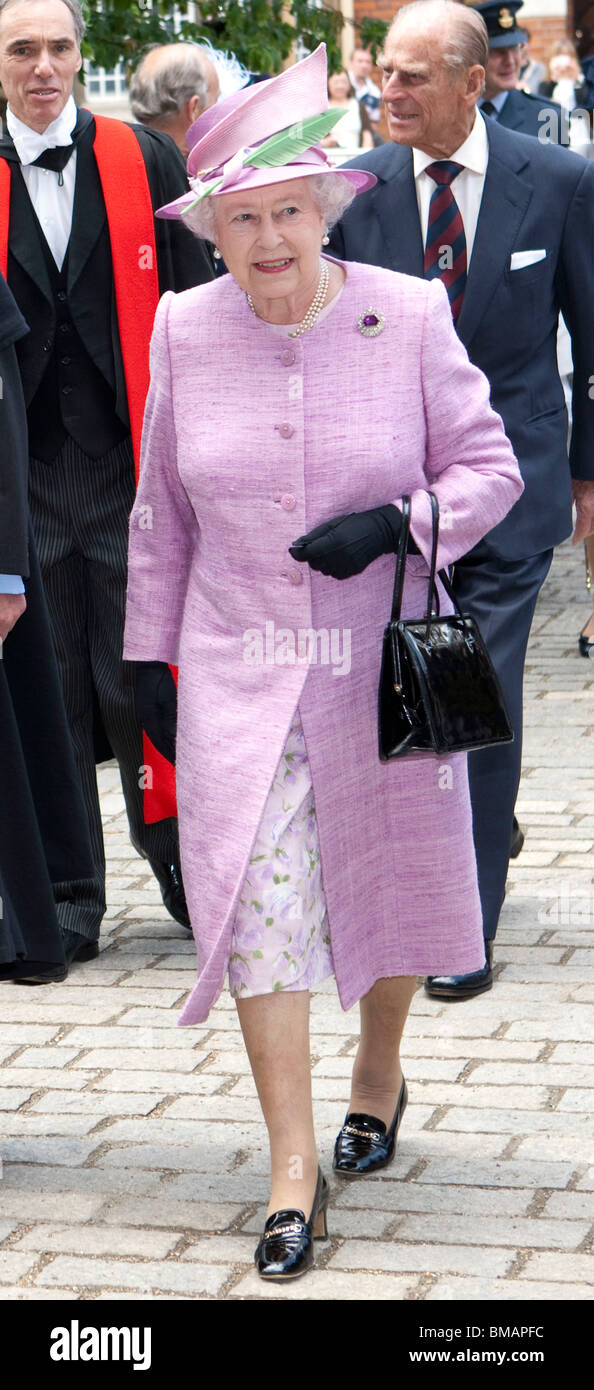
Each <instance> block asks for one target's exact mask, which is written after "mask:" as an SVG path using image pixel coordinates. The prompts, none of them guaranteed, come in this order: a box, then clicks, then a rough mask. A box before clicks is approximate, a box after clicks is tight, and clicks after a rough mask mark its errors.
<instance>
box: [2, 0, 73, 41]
mask: <svg viewBox="0 0 594 1390" xmlns="http://www.w3.org/2000/svg"><path fill="white" fill-rule="evenodd" d="M26 4H27V0H0V16H1V15H2V14H3V11H4V10H6V9H8V6H9V5H26ZM62 4H63V5H65V6H66V9H67V10H70V13H71V15H72V23H73V25H74V33H75V35H76V43H77V47H78V48H80V46H81V43H82V41H83V37H84V32H85V29H86V27H87V26H86V24H85V20H84V15H83V12H82V7H81V6H80V5H79V3H78V0H62Z"/></svg>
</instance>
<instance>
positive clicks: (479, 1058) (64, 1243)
mask: <svg viewBox="0 0 594 1390" xmlns="http://www.w3.org/2000/svg"><path fill="white" fill-rule="evenodd" d="M586 614H587V604H586V598H585V593H584V589H583V559H582V554H581V551H580V552H575V551H572V550H571V548H570V547H569V546H565V547H563V548H562V549H561V551H560V552H559V553H558V555H557V556H556V560H555V564H554V568H553V571H552V575H551V578H550V579H549V582H548V584H547V586H546V589H545V591H544V593H543V596H542V600H541V603H540V605H539V608H538V612H537V617H536V622H535V626H534V634H533V639H532V643H531V647H530V655H529V667H528V671H527V695H528V700H527V716H526V726H527V728H526V740H525V754H524V777H523V781H522V787H521V801H520V803H519V814H520V819H521V823H522V825H523V827H524V829H525V831H526V847H525V849H524V851H523V853H522V855H521V856H520V858H519V860H518V861H517V862H516V864H515V865H514V866H513V868H512V872H511V874H510V880H509V892H508V898H507V902H506V906H505V910H504V917H503V922H502V928H501V935H500V938H499V944H498V948H497V953H496V960H497V980H496V984H495V987H494V989H493V990H492V992H491V993H490V994H487V995H484V996H482V997H481V998H479V999H477V1000H475V1001H469V1002H466V1003H459V1004H447V1005H446V1004H439V1003H437V1002H435V1001H432V1000H429V999H428V998H426V997H425V995H424V993H423V992H422V991H419V992H418V993H417V995H416V997H415V1000H414V1003H413V1009H412V1015H411V1018H410V1022H409V1025H408V1030H407V1036H406V1044H405V1050H404V1055H405V1072H406V1076H407V1079H408V1083H409V1088H410V1093H411V1098H410V1105H409V1109H408V1112H407V1115H406V1118H405V1122H404V1124H403V1127H402V1135H401V1138H400V1140H399V1146H398V1153H397V1157H396V1160H395V1162H394V1164H393V1166H392V1167H391V1168H389V1169H388V1170H387V1171H386V1172H385V1173H384V1174H383V1175H379V1176H378V1177H377V1178H376V1179H369V1180H367V1181H361V1182H359V1183H354V1184H350V1185H348V1186H347V1185H342V1186H341V1185H340V1182H339V1180H338V1179H335V1180H334V1181H333V1182H332V1199H331V1210H330V1214H329V1227H330V1233H331V1239H330V1241H329V1242H328V1244H326V1245H318V1246H317V1263H316V1269H315V1271H314V1273H313V1274H312V1275H310V1276H309V1277H307V1278H306V1279H305V1280H303V1281H300V1282H298V1283H296V1284H294V1285H289V1286H283V1285H275V1286H272V1287H271V1286H264V1285H262V1284H261V1283H260V1282H259V1281H258V1279H257V1277H256V1276H255V1274H254V1272H253V1270H252V1254H253V1249H254V1245H255V1239H254V1238H255V1235H256V1233H257V1232H258V1231H259V1229H260V1226H261V1222H262V1220H263V1204H264V1203H265V1201H266V1199H267V1195H268V1193H267V1170H268V1162H267V1155H266V1144H265V1139H264V1132H263V1125H262V1122H261V1119H260V1113H259V1107H258V1102H257V1099H256V1095H255V1090H254V1086H253V1083H252V1080H251V1077H250V1075H249V1068H248V1064H247V1060H246V1057H245V1055H244V1051H243V1048H242V1043H241V1039H240V1035H239V1030H238V1025H237V1021H236V1014H235V1009H234V1007H233V1006H232V1004H231V1000H230V998H229V996H228V995H223V997H222V998H221V1000H220V1002H219V1004H218V1005H217V1007H216V1009H215V1010H214V1011H213V1012H212V1014H211V1016H210V1019H209V1022H208V1026H204V1027H199V1028H191V1029H188V1028H186V1029H177V1028H176V1018H177V1015H178V1013H179V1010H180V1006H181V1004H182V1002H183V1000H184V997H185V995H186V992H187V990H188V989H189V988H190V986H191V985H192V983H193V979H194V952H193V946H192V943H191V942H190V940H189V939H188V937H187V935H186V934H185V933H184V931H183V930H182V929H181V928H178V927H177V926H176V924H175V923H173V922H172V921H171V919H170V918H169V917H168V915H167V913H166V912H165V909H164V908H163V907H162V905H161V904H160V901H159V897H158V891H157V889H156V885H155V883H154V881H153V879H152V877H150V876H147V873H146V869H145V867H144V865H143V863H142V862H141V860H140V859H138V858H137V857H136V856H135V855H134V854H133V853H132V851H131V849H130V845H129V842H128V838H127V833H126V825H125V818H124V816H123V813H122V804H123V803H122V799H121V796H120V792H119V785H118V779H117V773H116V770H115V768H113V767H111V766H110V767H107V768H105V769H103V770H102V772H101V774H100V776H101V787H102V794H103V811H104V815H105V830H106V842H107V846H108V855H109V911H108V918H107V921H106V923H105V928H104V933H103V937H102V941H103V951H102V954H101V956H100V958H99V960H98V961H94V962H91V963H89V964H88V965H84V966H79V967H76V968H74V969H73V970H72V972H71V975H70V977H69V979H68V980H67V982H65V983H64V984H62V985H52V986H47V987H44V988H43V989H37V990H27V989H24V988H17V987H16V986H14V985H12V984H9V983H5V984H2V985H0V1009H1V1019H2V1022H1V1024H0V1063H1V1068H0V1107H1V1109H2V1111H3V1112H4V1113H3V1133H4V1136H5V1137H4V1138H3V1140H2V1145H1V1148H2V1155H3V1164H4V1167H3V1182H2V1184H1V1186H0V1281H1V1282H2V1283H3V1285H4V1287H3V1289H1V1290H0V1293H1V1294H3V1295H4V1297H5V1298H8V1299H49V1300H52V1299H60V1298H62V1297H65V1298H72V1297H75V1298H76V1297H81V1298H83V1299H90V1300H102V1299H113V1298H121V1299H138V1298H141V1299H142V1298H145V1299H163V1300H171V1299H174V1300H175V1299H188V1298H192V1299H258V1298H268V1299H270V1298H273V1299H283V1300H286V1299H298V1300H300V1299H361V1298H373V1299H396V1300H410V1299H414V1300H427V1301H428V1302H433V1301H437V1300H457V1299H470V1300H487V1299H488V1300H491V1299H500V1300H516V1299H537V1300H538V1299H543V1300H544V1299H552V1300H565V1299H572V1298H577V1299H587V1298H591V1297H592V1287H593V1281H594V1254H593V1248H594V1132H593V1130H592V1098H593V1087H594V1041H593V1038H592V1027H591V1021H592V1004H593V1003H594V929H593V916H594V889H593V884H594V788H593V781H592V745H593V735H594V662H593V663H588V662H586V661H584V660H582V659H581V658H580V657H579V656H578V654H577V643H576V638H577V633H578V630H579V628H580V626H581V624H582V622H583V621H584V620H585V617H586ZM356 1040H357V1011H356V1010H354V1011H353V1012H351V1013H349V1014H343V1013H342V1012H341V1010H340V1007H339V1004H338V1000H337V996H336V993H335V988H334V984H333V982H328V983H327V985H326V986H324V987H322V988H321V989H320V990H319V991H318V992H317V993H316V995H315V997H314V999H313V1028H312V1067H313V1078H314V1080H313V1085H314V1095H315V1098H316V1118H317V1131H318V1135H319V1140H320V1151H321V1157H322V1162H323V1165H324V1167H325V1169H326V1171H329V1170H330V1160H331V1152H332V1143H333V1139H334V1135H335V1133H336V1130H337V1128H338V1126H339V1125H340V1123H341V1122H342V1117H343V1113H344V1107H345V1100H346V1097H347V1094H348V1075H349V1072H350V1068H351V1064H352V1057H353V1053H354V1051H355V1046H356Z"/></svg>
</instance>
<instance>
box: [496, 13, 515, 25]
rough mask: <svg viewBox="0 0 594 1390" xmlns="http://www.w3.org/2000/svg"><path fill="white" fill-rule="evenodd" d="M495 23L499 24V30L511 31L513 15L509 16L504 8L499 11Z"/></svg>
mask: <svg viewBox="0 0 594 1390" xmlns="http://www.w3.org/2000/svg"><path fill="white" fill-rule="evenodd" d="M497 22H498V24H499V28H500V29H513V27H514V17H513V14H510V12H509V10H508V9H505V8H504V9H502V10H500V11H499V14H498V15H497Z"/></svg>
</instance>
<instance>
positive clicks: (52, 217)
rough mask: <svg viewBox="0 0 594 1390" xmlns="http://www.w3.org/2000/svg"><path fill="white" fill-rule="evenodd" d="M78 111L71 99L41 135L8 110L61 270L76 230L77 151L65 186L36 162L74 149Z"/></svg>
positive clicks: (26, 175)
mask: <svg viewBox="0 0 594 1390" xmlns="http://www.w3.org/2000/svg"><path fill="white" fill-rule="evenodd" d="M77 118H78V111H77V109H76V102H75V100H74V97H72V96H71V97H69V98H68V101H67V102H66V105H65V107H64V110H63V111H61V112H60V115H59V116H56V119H55V121H52V122H51V123H50V125H48V126H47V128H46V129H45V130H44V131H43V133H42V134H41V135H40V134H39V132H38V131H36V130H32V129H31V127H30V126H28V125H25V124H24V123H23V121H21V120H19V118H18V116H15V114H14V111H11V109H10V106H9V107H7V110H6V125H7V129H8V133H9V135H11V136H12V139H13V140H14V145H15V149H16V152H17V154H18V156H19V159H20V161H21V172H22V175H23V178H24V180H25V184H26V186H27V192H28V194H29V197H30V199H31V202H32V204H33V207H34V208H35V212H36V214H37V218H38V221H39V223H40V225H41V228H42V231H43V234H44V236H45V239H46V241H47V244H48V246H49V248H50V251H51V253H52V256H53V258H54V260H55V262H56V265H57V267H58V269H59V270H60V269H61V267H62V262H63V260H64V256H65V255H66V247H67V246H68V240H69V237H70V229H71V226H72V208H73V205H74V184H75V181H76V150H75V151H74V153H73V154H71V156H70V159H69V160H68V163H67V165H66V167H65V168H64V169H63V170H62V178H63V180H64V182H63V184H60V183H58V177H59V175H58V174H57V172H56V171H55V170H54V169H36V168H35V167H34V166H33V160H34V159H37V158H38V157H39V155H40V154H43V151H44V150H48V149H55V147H56V145H70V144H71V143H72V131H73V130H74V127H75V125H76V122H77Z"/></svg>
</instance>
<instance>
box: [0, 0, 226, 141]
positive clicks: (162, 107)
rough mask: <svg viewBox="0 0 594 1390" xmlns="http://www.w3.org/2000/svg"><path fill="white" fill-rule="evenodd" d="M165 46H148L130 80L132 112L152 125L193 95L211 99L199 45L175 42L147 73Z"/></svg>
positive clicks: (143, 123) (174, 112)
mask: <svg viewBox="0 0 594 1390" xmlns="http://www.w3.org/2000/svg"><path fill="white" fill-rule="evenodd" d="M64 2H65V3H66V0H64ZM0 3H1V0H0ZM162 47H163V45H162V44H155V45H154V46H153V48H149V49H148V50H147V53H146V54H145V57H144V58H143V60H142V62H141V63H140V64H139V66H138V67H137V69H136V72H135V73H133V75H132V78H131V80H130V92H129V98H130V106H131V108H132V114H133V115H134V116H135V118H136V120H137V121H140V122H141V124H142V125H150V123H151V121H156V120H159V119H160V118H161V117H162V116H175V115H177V112H178V111H180V110H181V108H182V106H185V104H186V102H187V101H190V98H191V97H193V96H197V97H198V99H199V101H200V105H201V107H202V108H204V107H205V106H206V105H207V102H208V76H207V73H206V70H205V67H204V62H203V59H202V56H201V50H200V48H199V47H198V45H193V46H192V48H191V49H190V50H188V48H187V47H186V46H185V45H184V50H183V53H176V48H177V47H178V45H177V44H171V56H170V58H169V59H168V60H167V61H166V62H163V63H161V64H159V66H158V68H157V70H156V72H155V73H154V75H151V74H149V76H148V77H147V76H145V72H144V66H145V60H146V59H147V58H148V57H149V55H150V54H151V53H153V52H154V51H155V49H156V48H162Z"/></svg>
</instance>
